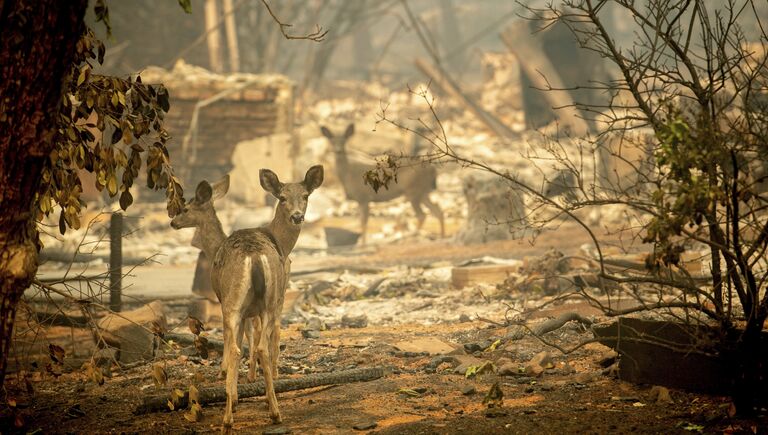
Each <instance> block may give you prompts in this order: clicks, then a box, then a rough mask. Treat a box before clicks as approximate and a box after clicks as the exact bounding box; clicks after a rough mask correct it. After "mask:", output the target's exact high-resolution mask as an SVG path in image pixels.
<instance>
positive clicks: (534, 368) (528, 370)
mask: <svg viewBox="0 0 768 435" xmlns="http://www.w3.org/2000/svg"><path fill="white" fill-rule="evenodd" d="M542 373H544V367H542V366H540V365H538V364H531V363H528V364H526V366H525V374H526V375H528V376H534V377H537V378H538V377H539V376H541V375H542Z"/></svg>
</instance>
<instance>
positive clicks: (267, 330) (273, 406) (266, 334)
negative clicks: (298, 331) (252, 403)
mask: <svg viewBox="0 0 768 435" xmlns="http://www.w3.org/2000/svg"><path fill="white" fill-rule="evenodd" d="M270 317H271V316H269V315H266V316H265V318H264V319H262V320H263V323H262V328H261V331H258V332H259V335H260V337H259V347H258V349H259V360H260V361H262V363H263V364H262V365H261V369H262V370H263V371H264V387H265V392H266V396H267V403H268V404H269V417H270V418H271V419H272V422H273V423H275V424H277V423H281V422H282V421H283V419H282V417H280V409H279V408H278V407H277V396H276V395H275V384H274V382H273V378H272V364H271V361H272V359H271V357H270V347H271V346H270V343H269V339H270V337H271V336H272V334H273V332H272V330H273V328H274V320H273V319H271V318H270Z"/></svg>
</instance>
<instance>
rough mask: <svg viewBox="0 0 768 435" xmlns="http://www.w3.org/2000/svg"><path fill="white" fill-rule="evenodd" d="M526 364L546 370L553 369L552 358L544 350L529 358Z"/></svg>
mask: <svg viewBox="0 0 768 435" xmlns="http://www.w3.org/2000/svg"><path fill="white" fill-rule="evenodd" d="M528 363H529V364H532V365H538V366H541V367H543V368H546V369H549V368H552V367H554V364H553V363H552V356H551V355H550V354H549V352H547V351H546V350H545V351H541V352H539V353H537V354H536V356H534V357H533V358H531V360H530V361H529V362H528Z"/></svg>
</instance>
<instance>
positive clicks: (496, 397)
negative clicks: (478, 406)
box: [483, 381, 504, 408]
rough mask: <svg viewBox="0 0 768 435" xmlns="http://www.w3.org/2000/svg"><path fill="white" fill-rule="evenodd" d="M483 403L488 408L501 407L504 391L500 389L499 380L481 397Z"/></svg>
mask: <svg viewBox="0 0 768 435" xmlns="http://www.w3.org/2000/svg"><path fill="white" fill-rule="evenodd" d="M483 404H485V405H487V406H488V407H489V408H501V406H502V405H503V404H504V392H503V391H502V390H501V384H500V383H499V381H496V383H494V384H493V386H492V387H491V389H490V390H488V394H486V395H485V398H483Z"/></svg>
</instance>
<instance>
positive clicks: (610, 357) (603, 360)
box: [597, 350, 619, 368]
mask: <svg viewBox="0 0 768 435" xmlns="http://www.w3.org/2000/svg"><path fill="white" fill-rule="evenodd" d="M618 357H619V354H618V353H617V352H616V351H615V350H609V351H606V352H605V353H603V354H602V355H600V358H598V360H597V363H598V364H599V365H600V367H603V368H607V367H610V366H611V365H613V363H615V362H616V359H617V358H618Z"/></svg>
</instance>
